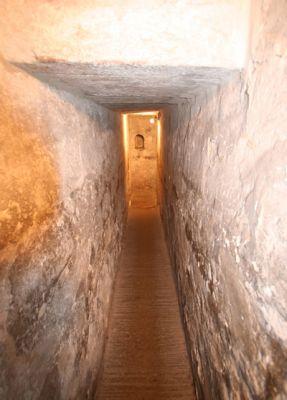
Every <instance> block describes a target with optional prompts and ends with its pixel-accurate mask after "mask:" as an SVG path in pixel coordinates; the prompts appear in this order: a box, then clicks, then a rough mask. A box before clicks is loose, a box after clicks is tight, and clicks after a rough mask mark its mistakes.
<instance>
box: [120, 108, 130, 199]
mask: <svg viewBox="0 0 287 400" xmlns="http://www.w3.org/2000/svg"><path fill="white" fill-rule="evenodd" d="M122 130H123V144H124V155H125V176H126V196H127V198H128V175H129V174H128V170H129V124H128V114H122Z"/></svg>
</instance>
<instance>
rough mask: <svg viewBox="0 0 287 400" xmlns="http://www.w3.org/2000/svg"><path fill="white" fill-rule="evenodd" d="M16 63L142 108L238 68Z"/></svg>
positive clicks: (172, 100) (198, 89)
mask: <svg viewBox="0 0 287 400" xmlns="http://www.w3.org/2000/svg"><path fill="white" fill-rule="evenodd" d="M15 64H16V65H17V66H18V67H20V68H23V69H24V70H25V71H27V72H29V73H30V74H31V75H33V76H35V77H36V78H38V79H40V80H42V81H43V82H47V83H48V84H50V85H53V86H55V87H57V88H58V89H64V90H67V91H69V92H74V93H76V94H81V95H83V96H85V97H87V98H89V99H91V100H94V101H96V102H97V103H99V104H102V105H104V106H107V107H109V108H112V109H121V108H123V109H124V108H125V107H129V108H134V107H135V106H138V107H139V106H140V108H141V109H142V110H143V109H145V108H146V107H150V106H152V109H154V108H155V107H156V106H159V105H161V104H178V103H181V102H185V101H186V99H194V98H195V97H196V96H197V95H200V94H201V93H202V92H204V91H205V90H209V89H210V88H216V87H217V86H219V85H221V84H222V83H224V82H228V81H230V80H231V79H233V78H234V77H235V76H237V75H238V70H234V69H227V68H210V67H193V66H176V67H175V66H168V65H161V66H158V65H151V66H150V65H138V64H121V63H106V64H98V63H95V64H91V63H81V62H80V63H68V62H65V61H61V60H58V61H57V60H53V59H52V60H42V61H41V59H40V60H38V61H36V62H34V63H32V64H27V63H19V62H17V63H15Z"/></svg>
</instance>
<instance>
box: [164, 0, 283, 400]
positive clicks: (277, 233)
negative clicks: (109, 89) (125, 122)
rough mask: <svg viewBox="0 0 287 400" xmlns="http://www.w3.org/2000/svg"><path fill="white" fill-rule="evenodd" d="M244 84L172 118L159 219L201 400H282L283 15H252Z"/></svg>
mask: <svg viewBox="0 0 287 400" xmlns="http://www.w3.org/2000/svg"><path fill="white" fill-rule="evenodd" d="M253 8H254V9H253V19H252V22H253V33H252V42H251V57H250V62H249V65H248V68H247V72H246V74H245V73H244V74H242V76H238V79H237V80H236V79H235V80H233V81H232V82H230V83H229V84H228V85H226V86H224V87H220V88H218V89H217V90H215V91H213V92H209V93H206V94H205V95H203V96H202V97H201V98H199V97H198V98H197V99H196V100H195V101H194V103H185V104H182V105H179V106H178V107H177V108H175V107H174V108H172V109H169V110H167V111H166V112H165V115H164V125H165V126H168V125H170V129H169V132H166V135H164V137H163V146H162V157H163V159H162V164H163V168H164V171H165V172H164V174H163V175H161V177H162V185H163V197H162V213H163V217H164V222H165V228H166V234H167V238H168V242H169V248H170V252H171V257H172V261H173V265H174V268H175V273H176V276H177V281H178V287H179V293H180V302H181V307H182V313H183V320H184V325H185V331H186V336H187V342H188V348H189V353H190V357H191V364H192V369H193V375H194V379H195V384H196V390H197V395H198V398H200V399H203V398H204V399H285V398H286V396H287V376H286V371H287V336H286V333H287V325H286V324H287V321H286V319H287V313H286V309H287V298H286V293H287V287H286V282H287V275H286V239H287V235H286V233H287V230H286V220H287V218H286V217H287V215H286V214H287V213H286V198H287V185H286V181H287V177H286V161H287V140H286V139H287V136H286V132H287V120H286V101H287V94H286V84H287V79H286V67H287V58H286V49H287V45H286V37H287V35H286V20H287V4H286V1H284V0H282V1H281V0H279V1H276V2H274V1H256V2H254V4H253Z"/></svg>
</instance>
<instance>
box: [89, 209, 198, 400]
mask: <svg viewBox="0 0 287 400" xmlns="http://www.w3.org/2000/svg"><path fill="white" fill-rule="evenodd" d="M194 398H195V397H194V392H193V387H192V378H191V372H190V367H189V362H188V358H187V353H186V348H185V341H184V334H183V330H182V326H181V321H180V315H179V308H178V303H177V295H176V289H175V284H174V281H173V277H172V270H171V266H170V262H169V258H168V253H167V248H166V244H165V241H164V235H163V231H162V226H161V221H160V216H159V212H158V210H157V209H156V208H150V209H131V210H130V212H129V219H128V226H127V232H126V237H125V241H124V247H123V254H122V258H121V263H120V270H119V272H118V275H117V278H116V284H115V291H114V295H113V304H112V310H111V315H110V326H109V335H108V340H107V345H106V351H105V355H104V363H103V375H102V379H101V382H100V386H99V390H98V394H97V396H96V399H97V400H104V399H110V400H117V399H124V400H128V399H133V400H139V399H141V400H153V399H154V400H155V399H157V400H160V399H165V400H167V399H172V400H180V399H189V400H192V399H194Z"/></svg>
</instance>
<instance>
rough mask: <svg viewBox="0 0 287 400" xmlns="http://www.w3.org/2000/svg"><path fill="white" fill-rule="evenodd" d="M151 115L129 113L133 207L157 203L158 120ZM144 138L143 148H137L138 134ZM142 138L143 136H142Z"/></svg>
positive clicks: (129, 177)
mask: <svg viewBox="0 0 287 400" xmlns="http://www.w3.org/2000/svg"><path fill="white" fill-rule="evenodd" d="M150 119H151V116H140V115H137V114H128V129H129V155H128V159H129V168H128V186H129V203H130V205H131V206H132V207H141V208H145V207H155V206H156V205H157V185H158V171H157V121H156V120H155V119H153V120H154V123H153V124H151V123H150ZM137 135H140V136H142V138H143V148H137V143H136V136H137ZM140 140H141V138H140Z"/></svg>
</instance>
